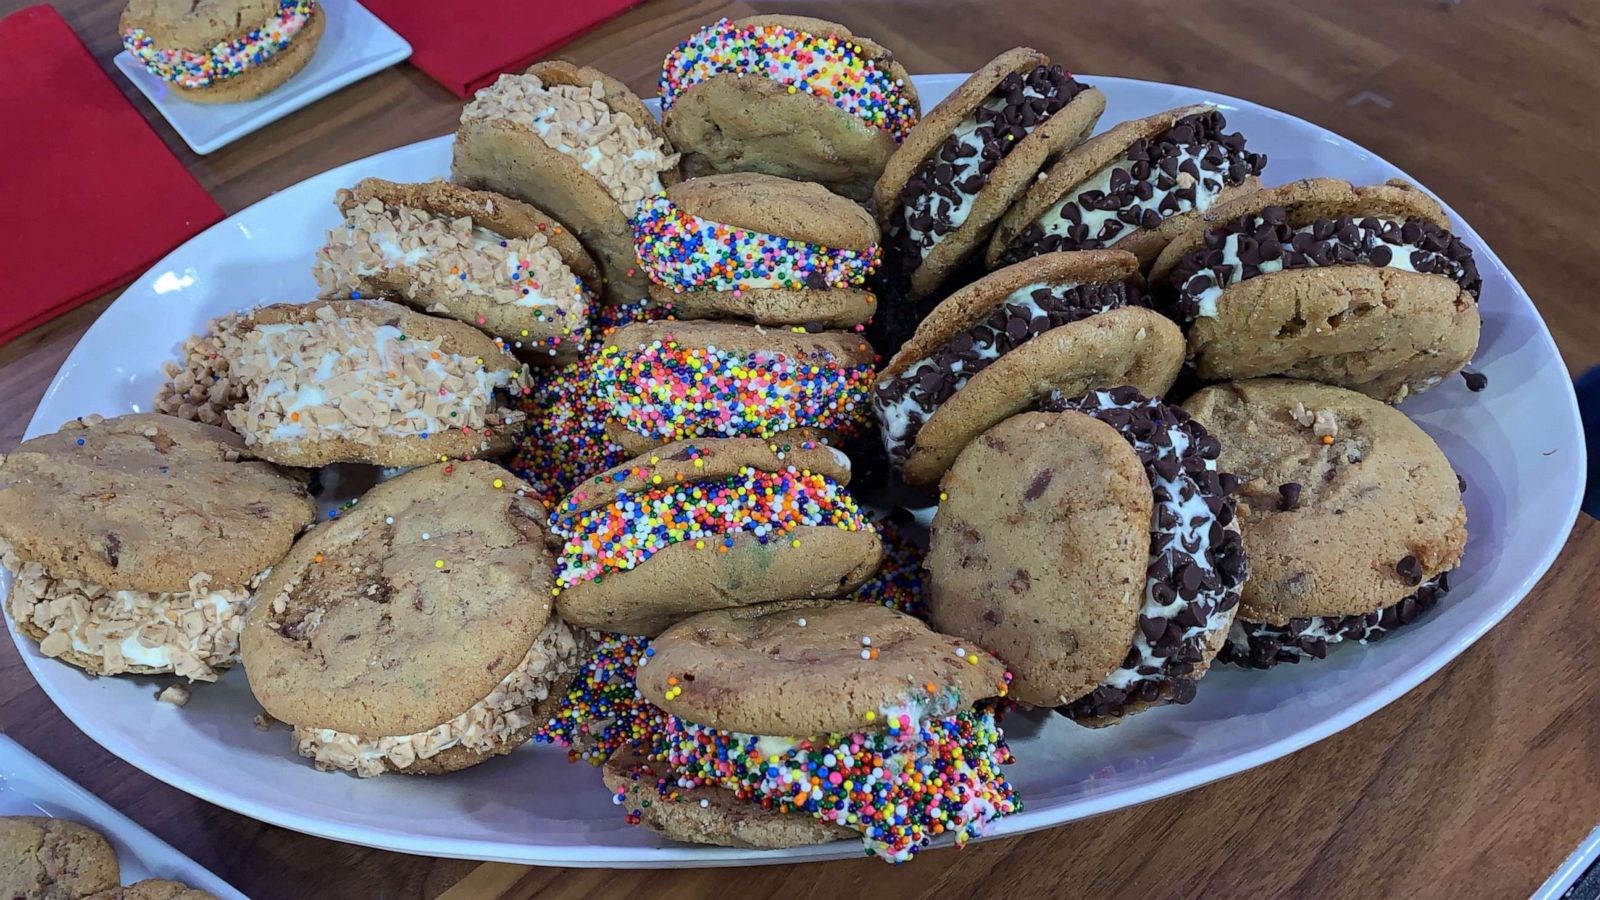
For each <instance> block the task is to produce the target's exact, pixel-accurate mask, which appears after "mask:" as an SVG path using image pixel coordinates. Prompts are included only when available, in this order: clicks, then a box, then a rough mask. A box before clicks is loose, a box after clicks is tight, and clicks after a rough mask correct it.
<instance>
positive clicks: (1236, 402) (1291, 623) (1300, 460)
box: [1184, 378, 1467, 668]
mask: <svg viewBox="0 0 1600 900" xmlns="http://www.w3.org/2000/svg"><path fill="white" fill-rule="evenodd" d="M1184 408H1185V409H1187V410H1188V411H1189V412H1190V413H1191V414H1193V415H1194V417H1195V419H1196V420H1198V421H1200V422H1203V423H1204V424H1205V426H1206V427H1207V428H1208V429H1210V430H1211V431H1212V432H1213V433H1216V434H1220V435H1224V436H1225V437H1226V440H1225V441H1224V442H1223V445H1222V455H1221V457H1219V464H1220V465H1221V466H1222V467H1223V468H1225V469H1227V470H1228V471H1230V472H1234V473H1236V474H1237V475H1238V477H1239V478H1240V479H1241V481H1242V482H1243V483H1242V485H1241V487H1240V489H1239V525H1240V527H1241V528H1242V529H1243V531H1244V539H1245V543H1246V544H1247V545H1248V546H1249V548H1250V580H1249V581H1248V582H1246V584H1245V587H1244V594H1243V596H1242V599H1241V600H1240V603H1239V615H1238V618H1237V619H1236V620H1235V621H1234V625H1233V631H1232V634H1231V635H1230V637H1229V641H1228V644H1227V646H1226V647H1225V648H1224V650H1223V654H1222V656H1221V658H1222V659H1224V660H1226V661H1230V662H1237V663H1239V664H1241V665H1246V666H1252V667H1256V668H1268V667H1270V666H1272V665H1275V664H1276V663H1279V662H1298V661H1299V660H1301V659H1304V658H1307V657H1312V658H1317V659H1321V658H1322V657H1323V656H1324V655H1325V654H1326V653H1327V649H1328V646H1329V645H1331V644H1336V643H1340V642H1341V641H1347V640H1353V641H1358V642H1361V643H1365V642H1367V641H1371V640H1376V639H1378V638H1380V637H1382V636H1383V635H1384V634H1386V633H1388V632H1389V631H1392V630H1393V629H1394V628H1397V627H1399V626H1401V625H1405V624H1409V623H1410V622H1412V621H1414V620H1415V619H1416V618H1417V616H1418V615H1420V614H1421V612H1422V611H1424V610H1425V609H1427V608H1428V607H1429V606H1432V605H1433V604H1434V603H1436V602H1437V601H1438V600H1439V599H1441V598H1442V597H1443V596H1444V593H1445V592H1446V591H1447V590H1448V589H1449V581H1448V578H1447V577H1446V573H1448V572H1449V571H1450V570H1452V569H1454V568H1455V567H1456V566H1458V565H1459V564H1460V562H1461V554H1462V551H1463V549H1464V548H1465V546H1466V542H1467V530H1466V524H1467V512H1466V508H1465V507H1464V506H1462V504H1461V494H1460V490H1459V487H1458V483H1457V481H1456V474H1455V471H1454V470H1453V469H1452V468H1451V467H1450V462H1449V460H1447V459H1445V456H1444V453H1443V452H1442V451H1441V450H1440V449H1439V446H1438V444H1436V443H1434V441H1433V439H1432V438H1430V437H1428V435H1427V433H1426V432H1424V431H1423V430H1422V429H1421V428H1418V427H1417V425H1416V423H1414V422H1412V421H1411V420H1410V419H1408V418H1406V416H1405V414H1404V413H1401V412H1400V411H1398V410H1396V409H1394V408H1393V407H1390V406H1388V405H1385V404H1383V403H1380V402H1378V401H1377V400H1373V399H1371V398H1370V397H1367V396H1365V395H1363V394H1359V393H1356V392H1355V391H1350V390H1346V389H1344V388H1337V387H1330V386H1328V385H1322V384H1314V383H1312V382H1307V381H1292V380H1289V379H1278V378H1263V379H1256V380H1252V381H1242V382H1237V383H1233V384H1224V385H1216V386H1213V387H1208V388H1205V389H1203V390H1201V391H1200V392H1199V393H1197V394H1195V395H1194V396H1193V397H1190V398H1189V399H1188V400H1187V401H1185V402H1184Z"/></svg>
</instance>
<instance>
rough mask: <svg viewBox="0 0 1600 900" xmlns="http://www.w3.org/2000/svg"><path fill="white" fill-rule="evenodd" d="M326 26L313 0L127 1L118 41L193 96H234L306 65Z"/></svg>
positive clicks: (217, 99)
mask: <svg viewBox="0 0 1600 900" xmlns="http://www.w3.org/2000/svg"><path fill="white" fill-rule="evenodd" d="M326 27H327V14H326V13H325V12H324V11H323V9H322V4H320V3H317V2H316V0H216V2H214V3H203V4H202V3H191V2H188V0H129V3H128V5H127V7H126V8H125V9H124V10H123V11H122V20H121V24H120V25H119V29H120V30H121V32H122V46H123V47H124V48H125V49H126V50H127V51H128V54H129V55H131V56H132V57H133V59H134V60H135V61H136V62H138V63H139V64H140V65H141V66H144V68H145V70H146V71H148V72H149V73H150V74H152V75H154V76H155V77H157V78H159V79H161V80H162V81H164V82H166V83H167V84H168V85H169V86H171V88H172V91H173V94H174V95H175V96H178V97H182V98H183V99H185V100H191V101H194V102H196V103H237V102H240V101H244V100H253V99H255V98H256V97H259V96H261V95H262V94H265V93H266V92H268V91H270V90H272V89H273V88H276V87H277V86H278V85H280V84H283V83H284V82H285V81H288V80H289V78H290V76H292V75H294V74H295V73H296V72H298V71H300V70H301V69H303V68H305V65H306V63H308V62H310V61H311V55H312V54H313V53H315V52H316V49H317V42H318V41H320V40H322V33H323V31H324V30H325V29H326Z"/></svg>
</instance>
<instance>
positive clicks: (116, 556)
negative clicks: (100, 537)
mask: <svg viewBox="0 0 1600 900" xmlns="http://www.w3.org/2000/svg"><path fill="white" fill-rule="evenodd" d="M105 556H106V562H108V563H110V564H111V568H113V569H115V568H116V567H117V564H118V563H119V562H121V561H122V538H120V537H118V536H117V534H116V532H106V541H105Z"/></svg>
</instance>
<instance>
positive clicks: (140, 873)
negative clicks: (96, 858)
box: [0, 734, 245, 900]
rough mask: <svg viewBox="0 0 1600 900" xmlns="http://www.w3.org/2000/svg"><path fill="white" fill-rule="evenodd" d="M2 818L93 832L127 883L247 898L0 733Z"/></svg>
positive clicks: (231, 898)
mask: <svg viewBox="0 0 1600 900" xmlns="http://www.w3.org/2000/svg"><path fill="white" fill-rule="evenodd" d="M0 816H49V817H50V818H52V819H69V820H71V821H73V822H78V823H80V824H83V825H87V826H89V827H90V828H93V829H94V830H95V831H98V832H100V833H101V834H103V835H105V838H106V840H107V841H110V842H111V849H113V850H115V851H116V852H117V864H118V865H119V866H120V867H121V868H122V883H123V884H125V885H127V884H133V883H134V882H136V881H143V880H145V879H146V878H166V879H170V880H172V881H181V882H183V883H184V884H187V885H188V886H190V887H193V888H199V889H200V890H202V891H209V892H210V893H212V894H215V895H217V896H218V897H220V898H222V900H245V897H244V895H243V894H241V893H239V892H238V891H236V890H234V889H233V888H232V887H231V886H230V885H229V884H228V883H227V882H226V881H223V880H222V879H221V878H218V877H217V876H215V875H213V874H211V872H209V871H208V870H206V869H204V868H202V867H201V866H200V864H199V863H197V862H195V861H194V860H192V859H190V858H189V857H187V856H184V855H183V854H182V853H179V852H178V851H176V850H174V849H172V845H171V844H168V843H167V842H165V841H163V840H162V839H160V838H158V837H156V836H155V835H153V834H151V833H150V832H148V831H146V830H144V828H142V827H140V826H139V824H138V823H136V822H134V821H133V820H132V819H130V818H128V817H127V816H125V815H123V814H122V813H119V812H117V811H116V810H115V809H113V808H112V807H111V806H110V805H109V804H107V803H106V802H105V801H104V800H101V799H100V798H99V797H96V796H95V795H93V794H91V793H89V792H88V791H86V790H84V789H83V788H81V787H79V786H78V785H76V784H74V783H73V782H72V780H71V779H69V778H67V776H65V775H63V774H61V773H60V772H57V771H56V770H55V769H52V768H50V767H49V766H48V765H46V764H45V763H44V762H43V761H41V760H40V759H39V758H38V757H37V756H34V755H33V754H32V753H29V752H28V751H27V750H24V749H23V747H22V745H21V744H18V743H17V742H16V741H13V740H12V739H11V738H8V737H6V736H5V735H3V734H0Z"/></svg>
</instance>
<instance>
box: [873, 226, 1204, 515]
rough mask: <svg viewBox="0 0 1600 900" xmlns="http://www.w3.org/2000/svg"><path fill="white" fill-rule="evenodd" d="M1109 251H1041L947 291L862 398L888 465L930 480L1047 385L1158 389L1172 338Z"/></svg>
mask: <svg viewBox="0 0 1600 900" xmlns="http://www.w3.org/2000/svg"><path fill="white" fill-rule="evenodd" d="M1141 288H1142V281H1141V280H1140V278H1139V265H1138V261H1137V260H1136V259H1135V258H1134V257H1133V256H1132V255H1130V254H1127V253H1123V252H1122V251H1120V250H1089V251H1080V252H1077V253H1052V254H1047V255H1045V256H1039V257H1035V258H1033V259H1030V260H1027V261H1025V262H1022V263H1019V264H1017V265H1014V266H1010V267H1008V268H1005V269H1002V270H1000V271H998V272H994V273H992V274H990V275H989V276H987V277H985V278H982V279H980V280H978V281H976V282H973V283H972V284H970V285H968V286H966V287H965V288H962V289H961V290H959V291H957V292H955V293H954V294H951V295H950V296H949V297H947V298H946V299H945V300H944V301H943V302H942V303H940V304H939V305H938V306H937V307H935V308H934V309H933V310H932V311H931V312H930V313H929V314H928V316H927V318H925V319H923V320H922V323H921V324H920V325H919V326H918V327H917V331H916V334H914V335H913V336H912V337H911V339H910V340H908V341H907V342H906V343H905V345H904V346H902V347H901V348H900V352H899V353H897V354H895V357H894V359H892V360H890V361H889V364H888V365H887V366H885V367H884V368H883V370H882V371H880V372H879V373H878V377H877V383H876V386H875V388H874V390H873V396H872V405H873V411H874V413H875V414H876V417H877V420H878V425H879V433H880V436H881V437H882V439H883V446H884V450H885V452H886V453H887V454H888V457H889V461H890V464H891V465H893V466H894V467H896V468H898V469H899V470H900V472H901V475H902V477H904V478H905V480H906V482H907V483H909V484H911V485H914V486H917V487H921V488H925V489H931V488H932V487H933V486H934V485H935V484H937V483H938V481H939V477H940V476H941V475H943V474H944V472H945V470H946V469H948V468H949V466H950V464H951V463H952V462H953V461H954V460H955V457H956V454H957V453H960V452H961V448H962V447H964V446H966V444H967V443H968V442H969V441H971V440H972V439H973V438H974V437H976V436H977V435H978V434H980V433H981V432H983V431H984V429H986V428H989V427H990V426H992V425H994V424H996V423H997V422H999V421H1001V420H1002V419H1004V418H1006V417H1007V416H1009V415H1011V414H1013V413H1015V412H1018V411H1021V410H1024V409H1028V408H1030V407H1032V406H1033V405H1034V404H1035V403H1036V402H1037V401H1038V400H1039V399H1040V398H1041V397H1044V396H1046V395H1048V394H1050V393H1051V392H1052V391H1062V392H1064V393H1071V394H1076V393H1082V392H1083V391H1085V390H1089V389H1092V388H1097V387H1115V386H1118V385H1123V384H1131V385H1134V386H1136V387H1138V388H1139V389H1140V390H1141V391H1147V392H1149V393H1151V394H1162V393H1165V392H1166V390H1167V388H1169V387H1171V386H1172V382H1173V380H1174V379H1175V378H1176V377H1177V375H1178V369H1179V368H1180V367H1181V366H1182V364H1183V337H1182V334H1181V333H1180V332H1179V331H1178V329H1177V328H1175V327H1173V325H1172V323H1171V322H1169V321H1166V320H1165V319H1164V318H1163V317H1162V316H1160V315H1158V314H1156V313H1154V312H1152V311H1151V310H1149V309H1145V308H1142V305H1143V304H1144V303H1145V302H1146V300H1145V297H1144V293H1143V291H1142V289H1141Z"/></svg>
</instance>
